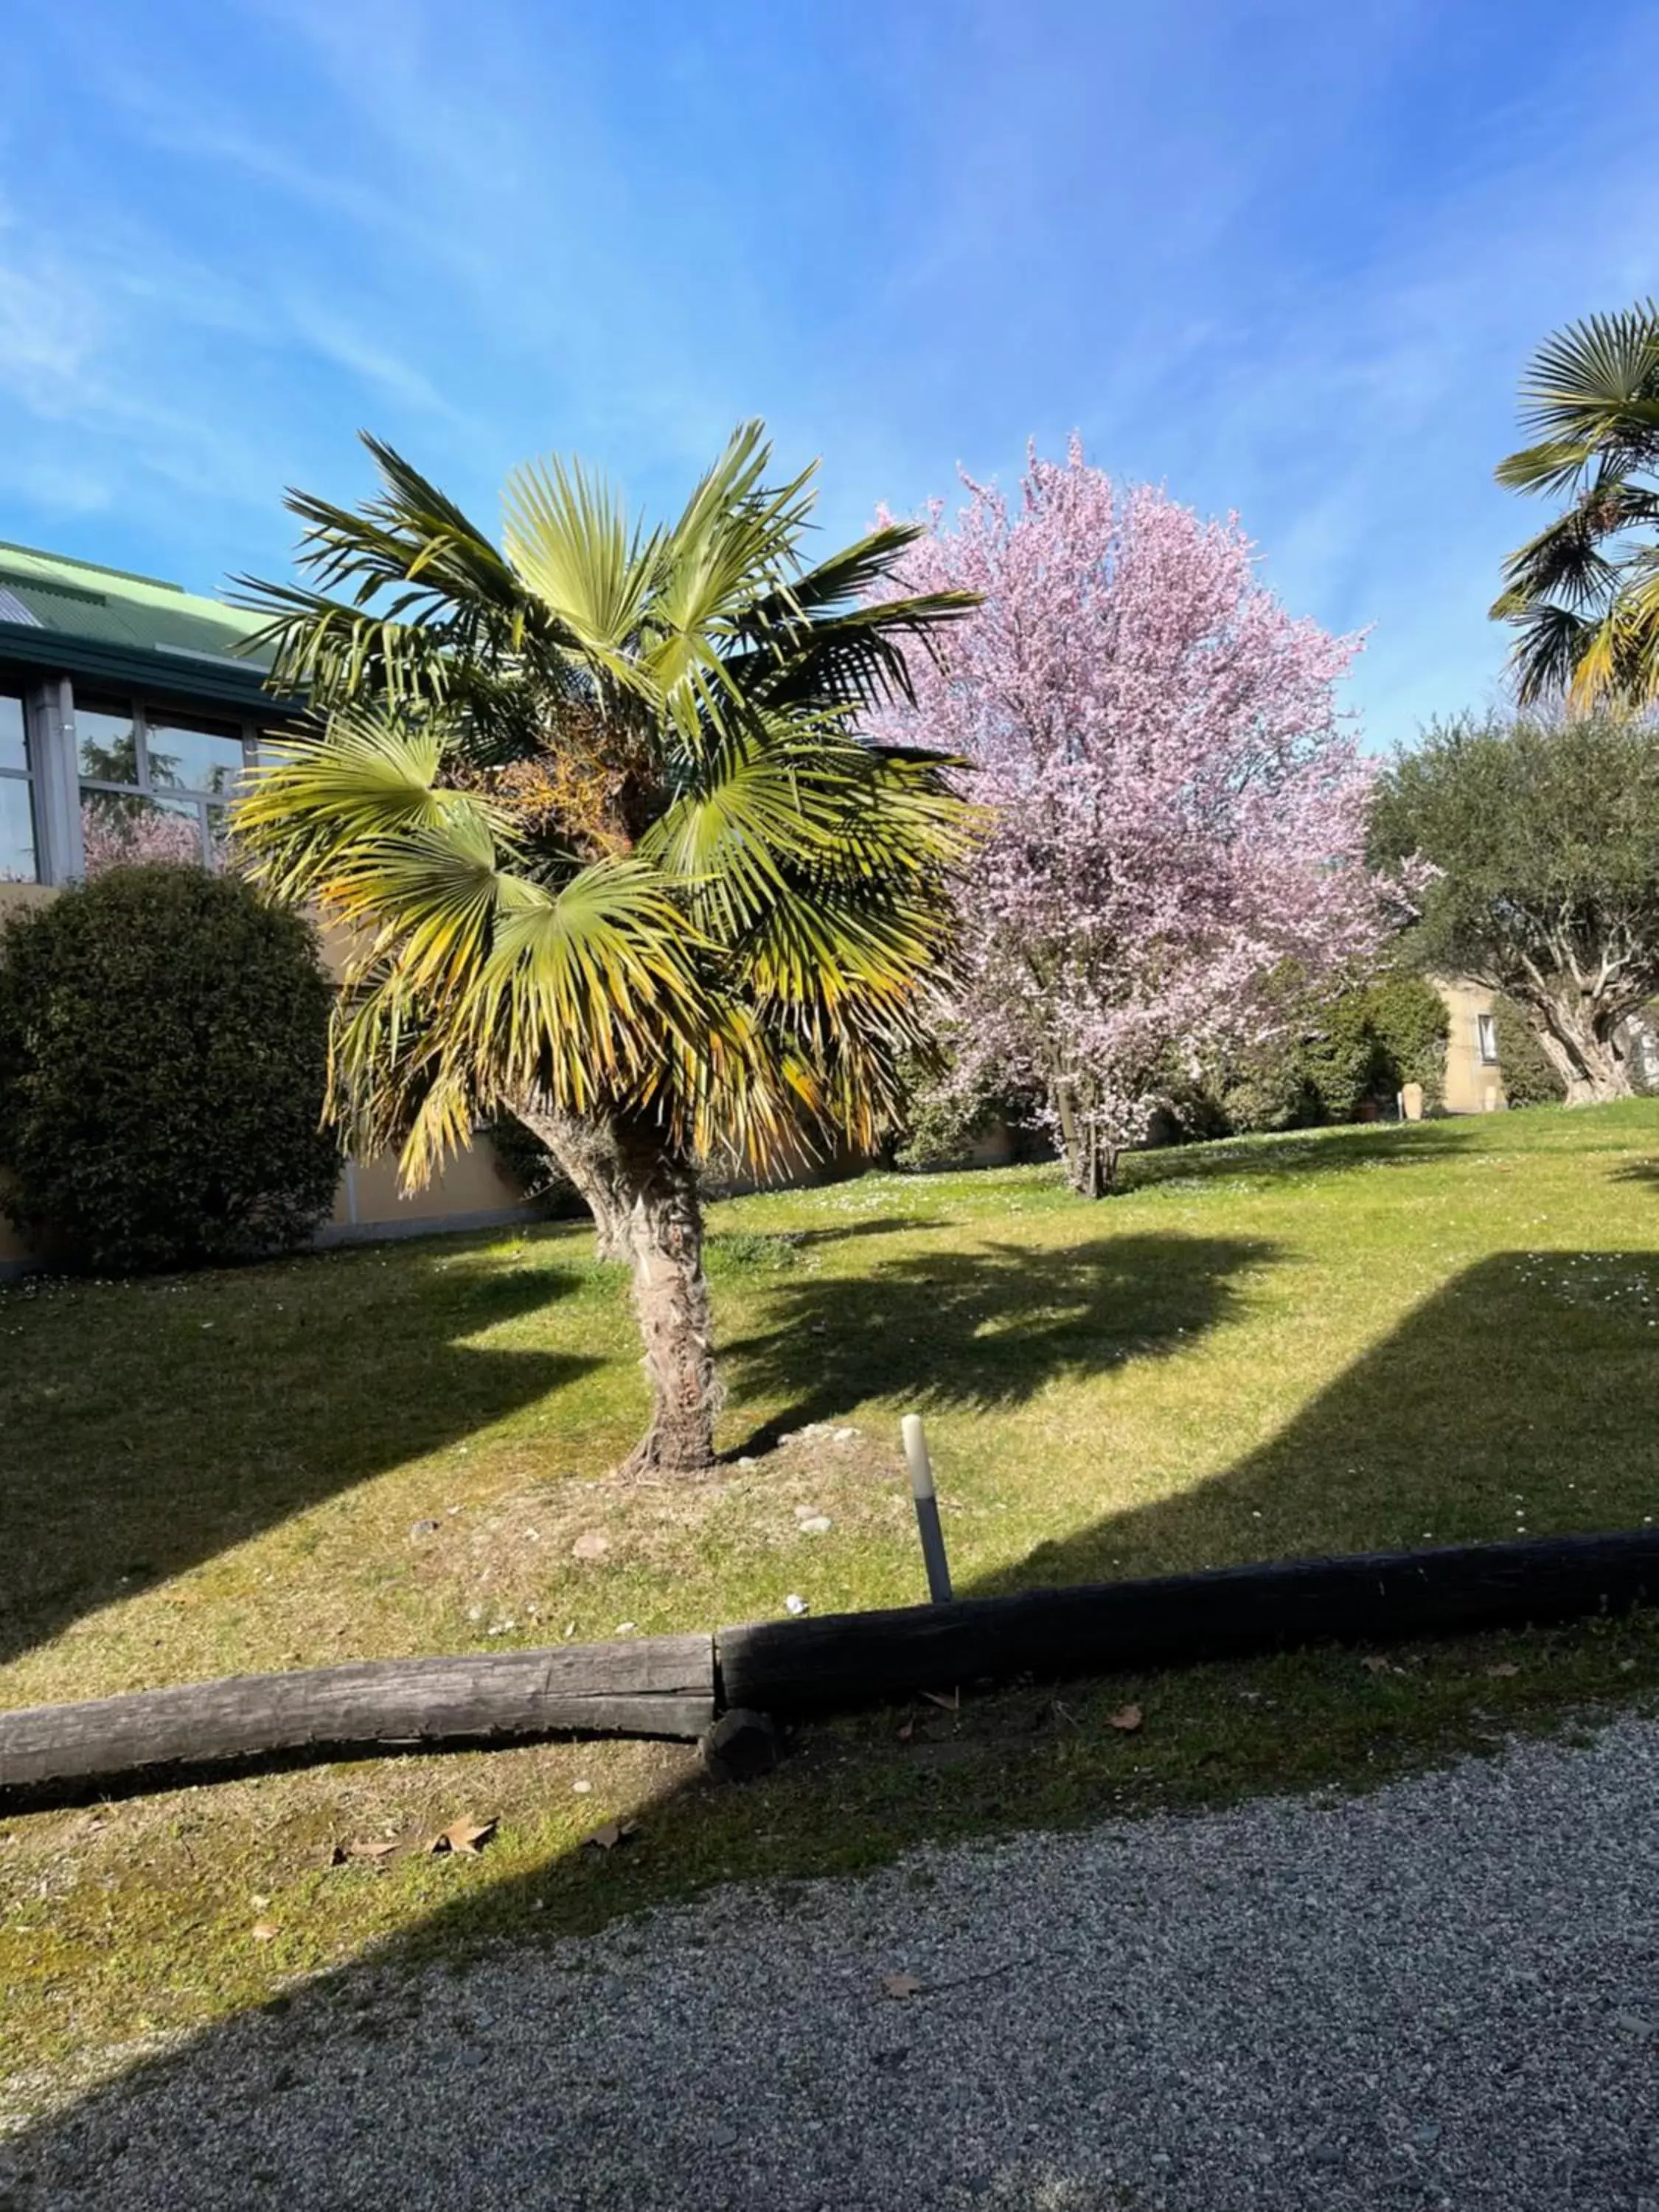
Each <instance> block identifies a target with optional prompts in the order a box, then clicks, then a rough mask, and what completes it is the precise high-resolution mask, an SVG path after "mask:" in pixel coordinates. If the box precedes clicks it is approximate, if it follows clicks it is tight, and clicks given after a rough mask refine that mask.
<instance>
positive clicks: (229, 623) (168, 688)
mask: <svg viewBox="0 0 1659 2212" xmlns="http://www.w3.org/2000/svg"><path fill="white" fill-rule="evenodd" d="M260 619H261V618H260V617H258V615H254V614H249V613H246V612H245V611H243V610H242V609H241V608H240V607H228V606H226V605H223V603H222V601H220V600H218V599H197V597H196V596H195V595H194V594H193V593H192V592H186V591H185V589H184V588H183V587H182V586H180V585H178V584H168V583H163V582H162V581H161V580H160V579H159V578H157V577H155V576H140V575H136V574H132V573H131V571H130V570H127V569H125V568H100V567H98V566H97V565H96V564H95V563H94V562H90V561H71V560H69V559H67V558H66V557H65V556H64V555H62V554H58V553H42V552H40V551H37V550H35V549H34V548H33V547H31V546H27V545H11V544H6V543H5V542H4V541H3V540H0V660H3V661H8V662H11V663H13V664H21V665H24V666H26V667H31V668H37V669H40V670H42V671H53V672H60V671H61V672H65V673H67V674H69V675H70V677H71V678H74V677H76V676H81V677H90V678H94V679H101V680H102V681H104V682H106V683H108V684H134V685H138V686H143V687H147V688H149V690H153V691H164V692H168V693H171V694H173V696H182V697H185V698H201V699H212V700H218V701H226V700H234V701H236V702H240V703H243V704H247V703H250V702H253V701H255V700H258V701H259V702H260V703H261V705H262V708H263V710H264V711H265V712H269V713H273V714H280V713H281V712H282V711H283V708H282V706H281V704H280V703H279V702H277V701H276V700H273V699H270V697H269V696H268V695H265V694H264V692H263V690H262V685H263V683H264V671H265V667H266V665H267V664H268V661H269V658H270V656H269V655H268V654H265V653H258V654H252V653H248V652H247V650H246V646H247V641H248V640H249V639H250V638H251V637H252V636H253V635H255V633H256V632H257V631H258V629H259V627H260Z"/></svg>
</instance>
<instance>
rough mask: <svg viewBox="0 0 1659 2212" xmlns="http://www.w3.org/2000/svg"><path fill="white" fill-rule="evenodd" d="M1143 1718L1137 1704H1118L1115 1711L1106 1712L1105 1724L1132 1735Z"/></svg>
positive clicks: (1124, 1733) (1123, 1733)
mask: <svg viewBox="0 0 1659 2212" xmlns="http://www.w3.org/2000/svg"><path fill="white" fill-rule="evenodd" d="M1145 1718H1146V1715H1145V1714H1144V1713H1143V1712H1142V1711H1141V1710H1140V1708H1139V1705H1120V1706H1119V1707H1118V1709H1117V1711H1115V1713H1108V1715H1107V1716H1106V1725H1107V1727H1108V1728H1115V1729H1118V1730H1119V1732H1120V1733H1121V1734H1122V1735H1133V1734H1134V1732H1135V1730H1136V1729H1138V1728H1139V1726H1140V1723H1141V1722H1142V1721H1143V1720H1144V1719H1145Z"/></svg>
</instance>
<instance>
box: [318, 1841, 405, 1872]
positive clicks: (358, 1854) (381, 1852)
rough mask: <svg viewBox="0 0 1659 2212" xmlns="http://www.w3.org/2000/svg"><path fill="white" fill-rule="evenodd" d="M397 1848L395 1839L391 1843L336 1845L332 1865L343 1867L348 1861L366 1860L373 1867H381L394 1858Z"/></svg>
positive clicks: (355, 1842)
mask: <svg viewBox="0 0 1659 2212" xmlns="http://www.w3.org/2000/svg"><path fill="white" fill-rule="evenodd" d="M397 1848H398V1844H397V1839H396V1838H395V1837H394V1838H392V1840H391V1841H389V1842H379V1843H362V1842H361V1841H353V1842H351V1843H349V1844H335V1846H334V1857H333V1861H332V1863H333V1864H334V1865H335V1866H343V1865H344V1864H345V1863H346V1862H347V1860H348V1859H366V1860H367V1861H368V1863H369V1864H370V1865H371V1866H380V1864H382V1863H384V1861H386V1859H389V1858H390V1857H392V1853H393V1852H394V1851H395V1850H397Z"/></svg>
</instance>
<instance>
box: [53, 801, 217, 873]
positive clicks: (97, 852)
mask: <svg viewBox="0 0 1659 2212" xmlns="http://www.w3.org/2000/svg"><path fill="white" fill-rule="evenodd" d="M81 842H82V848H83V852H84V855H85V863H86V872H87V875H88V879H90V878H93V877H94V876H101V875H103V874H104V873H105V872H106V870H108V869H110V868H131V867H138V866H142V865H143V863H144V862H146V861H149V860H171V861H176V862H181V863H183V864H185V865H186V866H197V867H200V866H201V864H202V833H201V830H200V829H199V827H198V826H197V822H196V820H195V817H193V816H191V815H186V814H174V813H169V812H165V811H163V810H162V809H161V808H160V807H157V806H153V805H150V804H149V801H148V800H146V799H141V798H138V797H137V796H134V797H131V798H129V797H128V796H127V795H126V794H125V793H120V792H107V791H94V792H86V793H82V799H81Z"/></svg>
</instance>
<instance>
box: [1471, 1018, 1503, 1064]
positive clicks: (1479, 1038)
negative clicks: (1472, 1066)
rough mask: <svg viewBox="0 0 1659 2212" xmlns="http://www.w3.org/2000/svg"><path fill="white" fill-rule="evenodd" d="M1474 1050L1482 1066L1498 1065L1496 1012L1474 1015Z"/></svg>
mask: <svg viewBox="0 0 1659 2212" xmlns="http://www.w3.org/2000/svg"><path fill="white" fill-rule="evenodd" d="M1474 1052H1475V1057H1476V1059H1477V1060H1479V1061H1480V1065H1481V1066H1482V1067H1496V1066H1498V1065H1499V1060H1498V1017H1497V1015H1496V1014H1492V1013H1486V1014H1477V1015H1476V1016H1475V1018H1474Z"/></svg>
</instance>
